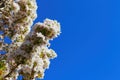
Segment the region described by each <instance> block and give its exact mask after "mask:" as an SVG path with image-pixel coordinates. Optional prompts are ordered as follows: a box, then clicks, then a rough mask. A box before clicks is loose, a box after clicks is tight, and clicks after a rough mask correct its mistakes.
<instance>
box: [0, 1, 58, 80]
mask: <svg viewBox="0 0 120 80" xmlns="http://www.w3.org/2000/svg"><path fill="white" fill-rule="evenodd" d="M36 10H37V3H36V0H1V1H0V51H5V52H6V54H4V55H3V54H0V80H16V79H17V77H18V76H19V75H22V76H23V79H24V80H35V78H43V77H44V72H45V70H46V69H48V68H49V65H50V59H53V58H55V57H56V56H57V54H56V53H55V51H54V50H52V49H49V46H50V43H49V40H53V39H54V38H56V37H57V36H58V35H59V34H60V24H59V23H58V22H57V21H56V20H50V19H45V20H44V22H43V23H41V22H38V23H36V24H34V25H33V21H34V20H35V18H36V17H37V12H36ZM32 25H33V26H32ZM31 27H32V29H31ZM6 37H8V38H9V40H10V41H11V42H10V43H6V42H5V38H6Z"/></svg>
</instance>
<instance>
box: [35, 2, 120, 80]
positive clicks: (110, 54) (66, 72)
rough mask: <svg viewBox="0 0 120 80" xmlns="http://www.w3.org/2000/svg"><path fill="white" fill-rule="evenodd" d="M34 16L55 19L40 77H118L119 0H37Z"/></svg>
mask: <svg viewBox="0 0 120 80" xmlns="http://www.w3.org/2000/svg"><path fill="white" fill-rule="evenodd" d="M37 1H38V5H39V9H38V17H39V18H38V19H37V20H36V21H42V20H43V19H45V18H46V17H47V18H51V19H57V20H58V21H59V22H60V23H61V27H62V34H61V35H60V37H59V38H56V39H55V40H53V41H52V42H51V48H53V49H54V50H55V51H56V52H57V53H58V58H56V59H54V60H51V62H52V63H51V65H50V69H49V70H47V71H46V74H45V79H44V80H120V0H37Z"/></svg>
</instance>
